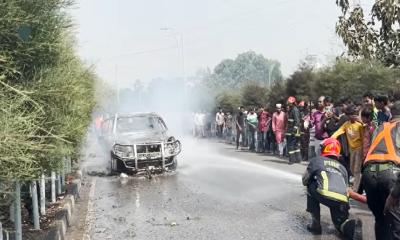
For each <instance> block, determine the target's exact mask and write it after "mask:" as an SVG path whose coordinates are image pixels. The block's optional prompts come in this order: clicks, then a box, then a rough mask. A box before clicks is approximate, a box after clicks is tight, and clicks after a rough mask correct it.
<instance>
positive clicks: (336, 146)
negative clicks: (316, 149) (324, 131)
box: [321, 138, 341, 157]
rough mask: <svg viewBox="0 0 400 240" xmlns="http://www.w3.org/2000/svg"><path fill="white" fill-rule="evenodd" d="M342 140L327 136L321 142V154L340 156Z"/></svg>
mask: <svg viewBox="0 0 400 240" xmlns="http://www.w3.org/2000/svg"><path fill="white" fill-rule="evenodd" d="M340 149H341V147H340V142H339V141H338V140H337V139H336V138H327V139H325V140H324V141H322V143H321V156H324V157H327V156H335V157H340Z"/></svg>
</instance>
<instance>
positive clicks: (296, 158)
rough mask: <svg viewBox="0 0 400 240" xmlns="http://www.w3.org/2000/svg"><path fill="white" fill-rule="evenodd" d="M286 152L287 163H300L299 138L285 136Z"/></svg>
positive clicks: (291, 135)
mask: <svg viewBox="0 0 400 240" xmlns="http://www.w3.org/2000/svg"><path fill="white" fill-rule="evenodd" d="M286 141H287V150H288V153H289V162H291V163H299V162H301V153H300V144H299V137H296V136H295V134H290V133H289V134H287V135H286Z"/></svg>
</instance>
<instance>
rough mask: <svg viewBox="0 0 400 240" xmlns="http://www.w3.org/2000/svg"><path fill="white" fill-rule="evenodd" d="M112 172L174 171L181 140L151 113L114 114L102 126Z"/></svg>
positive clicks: (160, 119) (157, 116) (159, 117)
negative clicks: (109, 154)
mask: <svg viewBox="0 0 400 240" xmlns="http://www.w3.org/2000/svg"><path fill="white" fill-rule="evenodd" d="M102 132H103V134H102V140H103V142H104V144H105V145H106V147H107V149H111V158H110V169H111V172H112V173H117V172H127V173H137V172H142V171H148V170H161V171H165V170H176V168H177V164H178V162H177V155H178V154H179V153H180V152H181V143H180V141H178V140H176V139H175V137H173V136H171V135H169V134H168V128H167V126H166V124H165V122H164V120H163V119H162V118H161V116H159V115H158V114H155V113H136V114H116V115H115V116H113V117H111V118H109V119H106V120H105V121H104V122H103V126H102Z"/></svg>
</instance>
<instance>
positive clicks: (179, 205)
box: [84, 139, 372, 240]
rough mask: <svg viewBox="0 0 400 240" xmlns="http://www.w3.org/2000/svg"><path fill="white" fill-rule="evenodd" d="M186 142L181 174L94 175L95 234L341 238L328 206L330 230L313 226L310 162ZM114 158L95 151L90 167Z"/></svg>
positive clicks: (91, 217)
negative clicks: (306, 185)
mask: <svg viewBox="0 0 400 240" xmlns="http://www.w3.org/2000/svg"><path fill="white" fill-rule="evenodd" d="M183 148H184V150H183V152H182V154H181V155H180V158H179V160H178V161H179V166H178V171H177V172H176V173H168V174H165V175H158V176H154V177H153V178H152V179H148V178H146V177H143V176H142V177H129V178H120V177H119V176H107V177H96V176H94V177H90V178H89V179H88V181H89V182H90V184H89V186H90V187H89V188H88V191H89V192H90V193H89V205H88V206H89V207H88V215H87V227H86V229H85V232H86V234H87V235H89V236H90V239H230V240H231V239H338V238H337V236H336V234H337V233H336V231H335V230H334V227H333V225H332V223H331V221H330V217H329V215H328V211H327V209H326V208H323V211H322V215H323V217H322V221H323V231H324V234H323V235H322V236H312V235H311V234H309V233H308V232H307V230H306V229H305V225H306V224H307V222H308V221H309V215H308V214H307V213H305V211H304V209H305V193H304V189H303V187H302V185H301V175H300V174H301V173H302V172H303V170H304V166H303V165H295V166H288V165H287V164H283V163H282V162H281V161H280V160H278V159H275V158H274V157H267V156H265V155H264V156H260V155H257V154H253V153H246V152H236V151H235V150H234V148H233V147H232V146H231V145H226V144H223V143H216V142H210V141H206V140H195V139H185V140H184V141H183ZM93 150H94V149H93V148H91V151H93ZM106 159H107V158H106V157H104V156H101V155H99V154H98V153H97V154H94V153H90V152H89V153H88V154H87V160H86V161H85V162H84V166H85V169H86V171H88V172H98V171H100V172H101V171H105V168H106V167H107V166H108V162H107V161H106ZM357 214H361V215H366V216H367V217H364V218H367V219H368V218H369V217H368V216H369V214H368V212H367V211H363V210H357ZM367 228H368V227H367ZM370 231H371V228H369V230H367V231H365V234H364V235H365V239H372V237H368V236H372V235H371V234H372V233H371V232H370Z"/></svg>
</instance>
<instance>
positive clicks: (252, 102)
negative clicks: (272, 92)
mask: <svg viewBox="0 0 400 240" xmlns="http://www.w3.org/2000/svg"><path fill="white" fill-rule="evenodd" d="M241 93H242V103H243V105H244V106H250V107H260V106H265V105H266V104H267V93H268V89H267V88H266V87H264V86H262V85H260V84H259V83H257V82H254V83H249V84H246V85H245V86H243V88H242V89H241Z"/></svg>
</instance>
